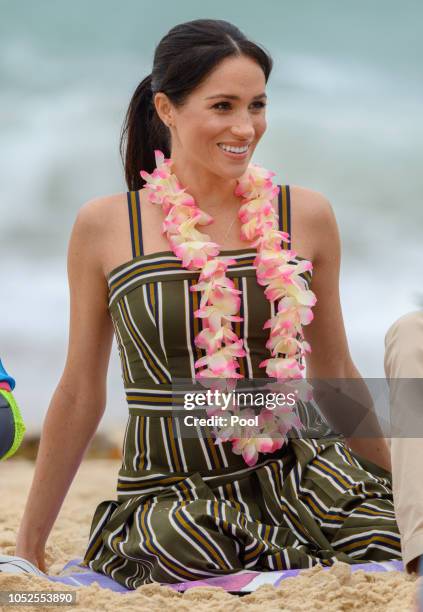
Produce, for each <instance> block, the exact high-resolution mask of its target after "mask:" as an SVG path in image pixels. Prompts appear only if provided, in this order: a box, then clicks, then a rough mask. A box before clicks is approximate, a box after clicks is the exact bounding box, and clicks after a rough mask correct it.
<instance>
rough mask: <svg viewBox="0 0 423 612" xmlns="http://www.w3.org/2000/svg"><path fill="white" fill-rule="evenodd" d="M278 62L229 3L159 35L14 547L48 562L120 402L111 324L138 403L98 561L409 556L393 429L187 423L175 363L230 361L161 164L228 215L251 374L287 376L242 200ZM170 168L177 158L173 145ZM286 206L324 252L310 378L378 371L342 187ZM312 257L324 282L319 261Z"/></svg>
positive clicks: (97, 523)
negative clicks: (338, 211) (218, 431)
mask: <svg viewBox="0 0 423 612" xmlns="http://www.w3.org/2000/svg"><path fill="white" fill-rule="evenodd" d="M271 69H272V60H271V58H270V57H269V56H268V54H267V53H266V52H265V51H264V50H263V49H262V48H260V47H259V46H258V45H256V44H255V43H253V42H251V41H249V40H248V39H247V38H246V37H245V36H244V34H242V33H241V32H240V31H239V30H238V29H237V28H236V27H235V26H233V25H231V24H229V23H227V22H225V21H219V20H217V21H215V20H209V19H204V20H197V21H193V22H189V23H185V24H180V25H178V26H176V27H174V28H173V29H172V30H170V32H169V33H168V34H167V35H166V36H165V37H164V38H163V39H162V40H161V42H160V44H159V45H158V47H157V49H156V52H155V57H154V66H153V71H152V74H151V75H150V76H148V77H146V78H145V79H144V80H143V81H142V82H141V83H140V85H139V86H138V87H137V89H136V91H135V93H134V96H133V98H132V100H131V103H130V106H129V110H128V113H127V117H126V122H125V126H124V131H123V141H122V143H121V146H122V145H123V143H124V142H125V139H126V154H125V173H126V180H127V184H128V187H129V189H130V192H129V193H128V195H126V194H118V195H113V196H110V197H104V198H99V199H96V200H94V201H90V202H88V203H87V204H86V205H85V206H83V207H82V208H81V210H80V211H79V213H78V216H77V219H76V222H75V225H74V228H73V231H72V236H71V240H70V245H69V259H68V270H69V284H70V293H71V321H70V339H69V352H68V356H67V361H66V365H65V369H64V373H63V376H62V378H61V380H60V382H59V385H58V387H57V390H56V392H55V394H54V396H53V400H52V403H51V405H50V407H49V411H48V414H47V417H46V421H45V424H44V430H43V435H42V439H41V442H40V449H39V454H38V458H37V464H36V469H35V474H34V481H33V484H32V488H31V491H30V494H29V498H28V502H27V506H26V510H25V513H24V516H23V519H22V523H21V526H20V530H19V534H18V543H17V550H16V554H17V555H21V556H24V557H26V558H28V559H29V560H32V561H35V562H37V563H38V564H39V567H40V568H41V569H42V568H43V566H44V547H45V542H46V540H47V537H48V534H49V532H50V530H51V527H52V525H53V522H54V520H55V518H56V516H57V513H58V511H59V509H60V506H61V504H62V502H63V498H64V496H65V494H66V491H67V489H68V487H69V485H70V484H71V482H72V479H73V477H74V475H75V472H76V471H77V469H78V466H79V464H80V461H81V459H82V457H83V454H84V452H85V449H86V448H87V445H88V443H89V441H90V440H91V438H92V436H93V434H94V432H95V430H96V428H97V426H98V423H99V421H100V419H101V417H102V414H103V411H104V407H105V403H106V372H107V366H108V361H109V354H110V347H111V342H112V334H113V329H114V331H115V334H116V340H117V343H118V346H119V351H120V357H121V362H122V377H123V381H124V386H125V391H126V396H127V401H128V406H129V413H130V414H129V419H128V424H127V429H126V433H125V439H124V448H123V454H124V456H123V463H122V468H121V470H120V471H119V480H118V500H117V501H116V500H107V501H104V502H103V503H101V504H100V505H99V506H98V507H97V509H96V512H95V515H94V518H93V522H92V527H91V533H90V541H89V544H88V547H87V550H86V552H85V556H84V564H85V565H88V566H90V567H91V568H92V569H94V570H96V571H99V572H103V573H105V574H108V575H110V576H112V577H113V578H114V579H115V580H117V581H118V582H119V583H121V584H124V585H125V586H126V587H127V588H128V589H135V588H137V587H138V586H139V585H141V584H144V583H147V582H152V581H159V582H179V581H183V580H192V579H197V578H201V577H206V576H214V575H218V574H222V573H223V574H224V573H233V572H236V571H239V570H241V569H243V568H250V569H252V568H254V569H264V570H266V569H268V570H273V569H275V570H276V569H283V568H298V567H309V566H311V565H313V564H315V563H317V562H319V561H321V562H322V563H325V564H331V563H332V562H333V561H334V559H335V558H337V559H340V560H344V561H347V562H349V563H357V562H361V561H364V560H371V559H374V560H384V559H391V558H396V557H398V556H399V550H400V545H399V536H398V530H397V526H396V523H395V519H394V514H393V506H392V494H391V489H390V481H389V473H388V472H387V470H388V469H389V454H388V451H387V447H386V445H385V444H384V442H383V440H381V439H374V440H367V442H363V441H362V440H351V443H350V444H351V447H352V448H353V450H354V451H356V453H357V452H358V453H359V455H358V456H357V455H355V454H354V453H353V452H350V451H349V450H348V448H347V446H346V445H345V444H344V443H343V442H342V441H341V440H340V439H336V438H333V439H325V440H291V441H290V442H289V443H287V444H285V445H284V446H282V448H280V449H279V450H278V451H277V452H273V453H267V454H264V453H260V454H259V456H258V461H257V462H256V463H255V465H252V466H248V465H246V463H245V462H244V460H243V458H242V457H241V456H240V455H239V454H235V453H234V452H233V451H232V449H231V445H230V442H225V443H222V444H220V445H218V446H215V445H213V444H212V443H211V442H210V439H206V440H200V439H199V438H197V439H181V438H180V437H179V438H178V437H177V439H176V441H175V437H172V431H171V429H172V421H171V415H172V406H169V403H168V399H169V389H170V388H171V382H172V380H173V379H174V378H191V376H192V375H193V373H195V368H196V367H198V366H199V364H198V361H202V365H204V363H206V362H207V366H208V367H209V368H210V369H209V372H210V371H217V370H213V367H214V366H213V360H212V359H211V354H213V355H214V353H213V351H211V353H210V354H209V350H205V348H204V347H206V348H208V349H210V348H211V346H212V344H211V340H210V338H211V335H209V336H207V334H206V336H203V338H202V340H203V345H202V346H201V343H197V342H195V339H197V338H198V336H199V335H200V334H199V329H200V328H199V327H198V314H195V311H196V309H198V306H199V302H198V299H196V297H195V296H194V297H193V296H192V295H191V293H192V292H191V291H190V289H191V288H194V285H195V283H196V282H197V281H198V279H199V276H198V272H193V271H192V270H190V269H189V264H188V263H187V261H188V260H185V258H186V257H188V251H189V249H188V247H187V244H186V243H182V244H181V243H180V242H178V240H179V239H182V238H184V237H185V238H186V237H187V236H188V235H191V237H192V236H193V235H194V236H195V234H193V230H192V228H191V229H190V228H186V227H185V226H184V228H183V229H182V228H181V225H180V224H179V225H178V223H177V219H176V221H175V219H173V220H169V216H168V217H166V221H165V212H168V210H165V211H164V210H163V208H162V206H158V205H157V199H158V200H160V192H155V191H154V187H153V188H152V183H154V180H155V179H152V178H151V177H152V176H153V174H152V173H153V170H154V168H155V167H156V164H158V163H159V162H160V161H161V162H163V159H162V158H160V155H157V154H155V153H154V152H155V151H161V152H163V153H164V155H165V157H166V158H169V159H171V160H172V166H171V168H172V173H173V176H174V178H176V177H177V179H178V182H179V185H183V186H184V188H185V190H186V194H189V196H192V198H193V200H191V202H192V201H195V203H196V204H197V206H199V208H200V211H201V213H199V215H200V216H199V219H200V220H201V219H202V220H203V223H204V224H206V223H205V222H204V220H205V219H207V215H211V217H212V218H213V223H212V224H211V225H210V224H209V228H208V234H207V236H208V237H209V240H210V241H211V242H212V243H217V245H219V246H220V247H222V248H223V249H224V250H223V251H222V252H223V253H226V254H230V255H231V257H232V258H233V259H232V262H233V263H230V264H227V278H229V277H230V278H231V279H232V282H233V285H232V286H233V287H235V289H232V294H231V298H233V301H232V302H230V303H231V304H233V303H235V302H236V298H234V297H233V296H234V295H240V296H241V299H240V304H239V306H240V309H239V310H238V312H240V314H241V317H242V322H241V321H240V320H239V319H236V318H234V319H232V320H233V321H234V322H235V325H234V331H235V334H236V336H230V332H227V333H228V337H230V338H238V339H241V340H242V341H243V349H242V348H241V344H242V343H238V342H237V341H235V340H234V342H233V344H232V348H233V347H235V349H234V353H235V352H236V351H237V352H236V356H238V357H240V359H239V362H237V363H238V365H237V366H236V368H238V367H239V369H240V372H239V373H237V374H240V375H241V376H243V377H251V378H254V377H265V376H266V374H265V373H264V371H263V369H260V368H262V367H263V363H264V362H263V359H264V360H265V362H267V365H266V372H267V374H268V375H269V372H271V371H272V367H273V360H269V359H266V358H269V355H270V353H269V350H268V349H267V347H266V340H267V338H268V334H267V332H266V331H263V325H264V323H265V322H266V319H267V318H268V317H269V314H274V312H275V311H274V305H273V304H270V305H269V301H268V299H266V297H265V295H264V293H263V289H262V288H261V286H260V284H258V282H257V280H256V270H255V268H254V265H253V264H254V256H255V255H256V253H257V252H256V251H255V249H254V248H253V247H252V246H251V243H250V244H248V245H247V246H246V242H245V240H241V237H240V231H241V230H242V228H243V227H244V224H242V225H241V223H240V222H241V221H243V219H242V218H241V215H240V216H238V212H239V211H240V203H241V201H240V198H239V197H238V193H239V192H237V193H235V191H234V190H235V187H236V186H237V181H238V179H240V177H241V176H242V175H243V174H244V172H245V171H246V169H247V166H248V164H249V162H250V160H251V157H252V155H253V152H254V150H255V148H256V146H257V144H258V142H259V141H260V139H261V138H262V136H263V134H264V132H265V130H266V116H265V103H266V94H265V86H266V83H267V80H268V78H269V75H270V72H271ZM222 145H223V147H222ZM230 147H236V150H235V152H234V151H233V152H232V153H231V152H230V151H229V150H228V148H230ZM243 147H244V148H247V152H246V153H243V152H242V151H243ZM225 148H226V151H225V150H224V149H225ZM161 168H162V171H163V172H166V171H167V168H166V167H165V163H162V166H161ZM141 170H143V171H144V173H143V176H142V177H141V176H140V171H141ZM146 173H149V174H146ZM148 177H150V178H148ZM157 180H159V181H160V180H161V179H160V177H159V178H158V179H157ZM164 183H166V181H164ZM240 186H241V187H242V185H241V183H240ZM243 188H244V189H245V185H244V187H243ZM272 193H273V192H272ZM154 198H156V200H154ZM154 202H156V205H155V204H154ZM126 203H128V206H127V205H126ZM271 204H272V206H273V209H271V210H270V209H268V212H267V214H269V215H270V214H272V210H273V212H274V214H275V215H278V218H279V230H280V231H284V232H288V233H290V232H291V228H292V236H291V238H292V244H291V248H293V249H294V251H295V252H297V253H299V254H300V255H301V257H300V259H302V260H305V261H307V260H309V261H312V262H313V264H314V270H315V272H314V274H313V292H314V294H315V296H316V297H317V304H316V306H315V308H314V320H313V322H312V323H311V324H310V325H307V328H306V329H305V334H306V336H305V337H306V338H307V340H308V342H309V343H310V345H311V347H312V352H311V353H309V354H307V361H306V363H307V372H308V376H309V377H311V378H323V377H327V378H339V379H340V378H360V375H359V373H358V372H357V369H356V368H355V366H354V364H353V362H352V360H351V357H350V354H349V351H348V346H347V340H346V336H345V331H344V326H343V321H342V315H341V309H340V301H339V294H338V277H339V265H340V261H339V259H340V254H339V250H340V248H339V237H338V230H337V226H336V221H335V218H334V215H333V212H332V208H331V206H330V204H329V203H328V201H327V200H326V199H325V198H324V197H323V196H322V195H320V194H319V193H315V192H313V191H311V190H309V189H305V188H301V187H291V188H289V187H288V186H282V187H281V189H280V191H279V193H277V191H276V192H274V197H273V198H272V200H271ZM269 210H270V212H269ZM128 213H129V223H128ZM171 214H172V213H171V212H170V213H169V215H171ZM175 227H176V230H178V231H179V232H180V233H179V234H178V235H175V234H172V231H176V230H175ZM244 229H245V228H244ZM165 230H166V231H165ZM184 231H186V235H185V236H183V232H184ZM263 231H264V230H263ZM267 231H269V232H271V230H269V228H268V227H267ZM190 232H191V234H190ZM268 235H270V234H268ZM281 236H282V237H283V238H284V240H283V242H284V245H283V249H286V248H287V245H288V243H287V237H286V235H285V234H280V235H279V242H280V239H281ZM172 240H173V241H172ZM210 244H211V243H210V242H209V243H207V245H206V247H207V248H209V249H210V253H214V252H215V251H213V248H214V247H213V245H212V246H210ZM254 244H256V243H254ZM170 247H172V250H170ZM206 247H205V248H206ZM178 249H179V251H178ZM279 249H280V246H279ZM175 252H177V253H180V255H181V257H179V256H175V255H174V253H175ZM280 256H281V257H282V255H280ZM181 259H183V260H184V261H183V262H182V261H181ZM211 260H212V261H213V257H211ZM207 261H209V260H207ZM297 261H298V260H297ZM214 262H215V263H216V260H215V259H214ZM207 265H209V264H207ZM211 265H214V264H211ZM219 265H220V264H219ZM225 265H226V264H225ZM200 267H201V266H200ZM204 268H205V266H204ZM299 269H302V270H303V271H304V273H303V274H302V278H304V282H305V283H306V284H307V283H308V282H310V278H311V276H310V274H309V273H308V272H307V270H309V269H310V268H309V267H307V264H302V267H301V268H299ZM196 290H198V288H197V289H196ZM228 291H229V290H228ZM305 292H306V293H307V290H306V289H305ZM309 295H310V293H307V296H309ZM199 310H201V308H200V309H199ZM236 311H237V309H235V310H234V311H233V312H232V314H233V313H234V312H236ZM305 316H306V315H305ZM241 323H242V324H241ZM207 333H208V334H211V332H210V329H208V330H207ZM295 341H296V340H295V339H291V342H295ZM207 342H209V344H207ZM240 342H241V341H240ZM302 346H303V348H304V347H306V346H307V345H306V344H305V343H304V344H303V345H302ZM201 348H202V350H200V349H201ZM243 351H244V352H243ZM286 354H288V353H286ZM226 357H227V358H226V359H225V366H224V367H226V366H227V367H228V369H229V371H230V369H231V367H232V368H233V369H232V371H233V372H234V371H235V368H234V366H233V364H234V363H235V361H231V359H232V358H229V357H228V356H226ZM196 358H197V359H196ZM282 361H283V360H282ZM292 362H293V360H292V359H291V361H290V366H291V367H292V366H293V363H292ZM278 363H279V365H280V362H278ZM283 363H286V362H283ZM279 365H275V367H279ZM295 365H296V366H297V369H298V370H299V368H300V367H301V366H300V364H298V363H297V362H295ZM221 371H224V372H226V370H225V369H223V370H221ZM172 440H173V441H172ZM360 455H363V456H366V457H367V460H369V461H367V460H365V459H364V458H363V457H360ZM376 464H378V465H379V467H378V466H377V465H376Z"/></svg>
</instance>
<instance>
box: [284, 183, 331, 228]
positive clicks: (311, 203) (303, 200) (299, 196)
mask: <svg viewBox="0 0 423 612" xmlns="http://www.w3.org/2000/svg"><path fill="white" fill-rule="evenodd" d="M289 190H290V193H291V206H292V207H294V206H295V208H296V210H297V212H298V213H300V214H303V215H306V216H307V218H311V219H312V220H315V221H316V220H317V219H322V218H325V217H327V215H328V214H330V213H331V211H332V206H331V203H330V202H329V200H328V198H327V197H326V196H325V195H324V194H323V193H321V192H320V191H316V190H314V189H309V188H308V187H302V186H300V185H290V186H289Z"/></svg>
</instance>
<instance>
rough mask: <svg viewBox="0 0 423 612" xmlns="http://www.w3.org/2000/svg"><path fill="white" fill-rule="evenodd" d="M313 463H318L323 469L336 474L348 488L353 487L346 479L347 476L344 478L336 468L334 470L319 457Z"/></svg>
mask: <svg viewBox="0 0 423 612" xmlns="http://www.w3.org/2000/svg"><path fill="white" fill-rule="evenodd" d="M313 463H315V464H316V465H318V466H319V467H321V468H322V470H323V471H327V472H328V473H329V474H332V475H333V476H336V477H337V478H338V480H339V481H340V482H341V483H342V484H343V485H344V486H345V487H346V488H347V489H351V488H353V486H352V485H351V483H349V482H348V481H347V480H345V478H343V477H342V476H341V475H340V474H339V472H337V471H336V470H333V469H332V468H330V467H328V466H327V465H324V464H323V463H322V462H321V461H319V460H318V459H315V460H314V461H313Z"/></svg>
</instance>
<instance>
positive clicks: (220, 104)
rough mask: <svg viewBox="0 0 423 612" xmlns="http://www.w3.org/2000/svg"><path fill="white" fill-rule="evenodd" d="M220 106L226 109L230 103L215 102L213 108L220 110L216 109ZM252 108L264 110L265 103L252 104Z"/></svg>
mask: <svg viewBox="0 0 423 612" xmlns="http://www.w3.org/2000/svg"><path fill="white" fill-rule="evenodd" d="M222 105H223V106H225V107H226V108H228V106H230V103H229V102H217V104H214V106H213V108H217V109H218V110H221V109H219V108H218V107H219V106H222ZM257 105H258V106H257ZM253 106H255V107H256V108H259V109H260V108H264V107H265V106H266V103H265V102H253ZM222 110H223V109H222Z"/></svg>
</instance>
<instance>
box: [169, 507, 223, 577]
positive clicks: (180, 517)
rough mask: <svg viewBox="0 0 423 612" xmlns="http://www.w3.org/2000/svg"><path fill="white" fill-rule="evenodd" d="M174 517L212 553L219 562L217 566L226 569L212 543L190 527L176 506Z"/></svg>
mask: <svg viewBox="0 0 423 612" xmlns="http://www.w3.org/2000/svg"><path fill="white" fill-rule="evenodd" d="M175 517H177V518H178V520H179V522H180V523H181V524H182V525H184V527H185V529H187V530H188V531H189V532H190V534H191V535H192V536H193V537H194V538H195V539H196V540H197V542H199V543H200V544H202V545H203V546H204V548H206V549H207V550H208V551H209V553H210V554H211V555H212V557H214V559H215V560H216V561H217V563H218V564H219V567H221V568H222V569H227V567H228V566H227V564H226V563H225V561H224V560H223V559H222V558H221V557H220V555H219V554H218V553H217V552H216V551H215V550H214V548H213V547H212V545H211V544H210V543H209V542H208V541H207V540H206V539H205V538H204V537H203V536H202V535H200V534H199V533H198V532H197V531H195V530H194V529H192V527H191V525H190V524H189V523H187V521H186V520H185V519H184V518H183V516H181V514H180V508H178V510H176V512H175Z"/></svg>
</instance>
